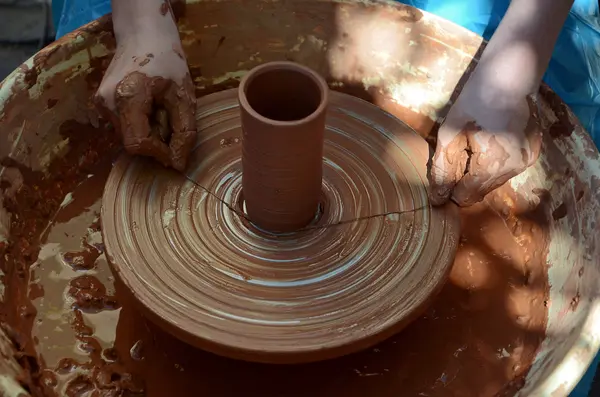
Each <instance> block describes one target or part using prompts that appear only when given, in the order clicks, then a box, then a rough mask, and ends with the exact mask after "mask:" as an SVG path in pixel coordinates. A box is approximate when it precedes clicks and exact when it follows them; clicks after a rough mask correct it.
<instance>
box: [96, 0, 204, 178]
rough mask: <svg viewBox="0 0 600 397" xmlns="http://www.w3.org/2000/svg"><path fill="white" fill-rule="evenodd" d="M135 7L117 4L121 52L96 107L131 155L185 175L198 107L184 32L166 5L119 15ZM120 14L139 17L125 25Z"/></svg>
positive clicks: (105, 80)
mask: <svg viewBox="0 0 600 397" xmlns="http://www.w3.org/2000/svg"><path fill="white" fill-rule="evenodd" d="M135 3H136V0H133V1H131V2H130V3H128V4H125V3H124V2H122V3H121V4H116V2H113V4H114V8H115V9H114V14H115V15H114V18H113V19H114V21H115V22H114V23H115V36H116V38H117V50H116V53H115V56H114V58H113V60H112V62H111V64H110V65H109V67H108V69H107V71H106V74H105V76H104V79H103V80H102V83H101V85H100V88H99V89H98V92H97V95H96V102H97V104H98V105H99V107H100V108H101V109H102V110H103V112H104V114H105V115H107V116H108V117H109V118H110V119H111V121H112V122H113V123H114V124H115V126H116V128H117V130H118V131H120V133H121V135H122V139H123V143H124V146H125V148H126V149H127V151H128V152H130V153H132V154H136V155H143V156H150V157H154V158H155V159H157V160H158V161H160V162H161V163H162V164H163V165H165V166H170V167H173V168H175V169H178V170H183V169H184V168H185V166H186V163H187V158H188V156H189V153H190V151H191V148H192V145H193V141H194V138H195V135H196V122H195V121H196V120H195V103H196V102H195V94H194V86H193V83H192V80H191V77H190V74H189V69H188V65H187V62H186V58H185V55H184V53H183V50H182V46H181V41H180V38H179V32H178V30H177V26H176V24H175V20H174V18H173V15H172V11H171V8H170V7H168V3H167V2H164V3H163V2H161V3H159V4H163V5H162V6H160V7H159V4H157V5H156V7H151V3H154V2H153V1H149V2H147V3H146V6H145V7H146V8H152V9H151V10H150V11H146V10H145V9H144V8H142V7H144V5H143V4H141V5H140V8H138V9H133V10H132V9H130V8H125V9H124V10H123V11H118V10H120V9H119V8H118V7H129V6H130V5H132V7H133V6H135ZM123 4H124V5H123ZM140 9H141V10H143V11H139V10H140ZM117 12H119V13H120V14H121V15H125V14H126V13H129V14H131V13H134V17H131V16H130V15H129V17H130V18H132V19H133V20H129V22H128V23H127V21H125V23H123V22H120V21H119V15H117ZM140 13H145V15H140ZM121 19H127V18H124V17H121ZM128 24H130V25H131V26H128Z"/></svg>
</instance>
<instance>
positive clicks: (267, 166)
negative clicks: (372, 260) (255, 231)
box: [238, 62, 329, 233]
mask: <svg viewBox="0 0 600 397" xmlns="http://www.w3.org/2000/svg"><path fill="white" fill-rule="evenodd" d="M328 94H329V87H328V86H327V83H326V82H325V80H324V79H323V78H322V77H320V76H319V75H318V74H317V73H315V72H314V71H312V70H311V69H309V68H306V67H304V66H301V65H299V64H295V63H292V62H271V63H267V64H264V65H261V66H259V67H257V68H254V69H253V70H251V71H250V72H249V73H248V74H247V75H246V76H245V77H244V79H243V80H242V82H241V84H240V87H239V90H238V101H239V104H240V112H241V122H242V131H243V134H242V168H243V173H242V175H243V176H242V186H243V190H244V200H245V207H246V211H247V213H248V217H249V219H250V221H251V222H252V223H254V224H255V225H256V226H258V227H259V228H261V229H263V230H268V231H270V232H274V233H278V232H279V233H281V232H283V233H286V232H293V231H296V230H298V229H300V228H303V227H305V226H306V225H308V224H309V223H310V222H311V221H313V220H314V219H315V217H316V216H317V213H318V209H319V208H318V207H319V200H320V198H321V182H322V176H323V139H324V131H325V116H326V111H327V102H328Z"/></svg>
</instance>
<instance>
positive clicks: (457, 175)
mask: <svg viewBox="0 0 600 397" xmlns="http://www.w3.org/2000/svg"><path fill="white" fill-rule="evenodd" d="M461 124H462V125H461ZM464 124H465V123H464V121H463V120H460V119H457V118H447V119H446V121H444V123H443V124H442V126H441V127H440V129H439V131H438V139H437V144H436V148H435V153H434V155H433V158H432V159H431V168H430V172H429V175H428V177H429V198H430V200H431V203H432V204H433V205H442V204H445V203H446V202H447V201H448V200H449V199H450V196H451V195H452V190H453V189H454V187H455V186H456V184H457V183H458V181H460V179H461V178H462V177H463V175H464V173H465V170H466V167H467V161H468V158H469V154H468V153H467V137H466V135H465V134H464V128H463V125H464Z"/></svg>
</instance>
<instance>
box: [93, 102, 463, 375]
mask: <svg viewBox="0 0 600 397" xmlns="http://www.w3.org/2000/svg"><path fill="white" fill-rule="evenodd" d="M197 117H198V130H199V134H198V141H197V144H196V147H195V149H194V152H193V154H192V159H191V164H190V165H189V168H188V171H187V178H189V179H192V180H194V181H195V183H193V182H191V181H190V180H188V179H187V178H186V177H184V176H182V175H179V174H176V173H175V172H173V171H169V170H166V169H164V168H162V167H160V166H158V165H155V164H154V163H152V162H150V161H149V160H145V159H138V158H136V159H133V158H130V157H128V156H124V157H123V158H121V159H120V160H119V161H118V162H117V164H116V165H115V167H114V169H113V171H112V172H111V175H110V177H109V180H108V182H107V185H106V188H105V193H104V197H103V208H102V223H103V233H104V241H105V245H106V250H107V253H108V254H109V257H110V260H111V262H112V266H113V268H114V270H115V271H116V274H117V275H118V277H119V278H120V279H121V281H123V282H124V284H125V285H126V286H127V287H128V288H129V289H130V290H131V291H132V293H133V295H134V296H135V297H136V299H137V300H138V301H139V302H140V303H141V306H142V307H143V308H145V310H146V312H147V314H148V315H149V316H150V317H151V318H152V319H154V320H155V321H157V322H158V323H159V324H160V325H161V326H163V327H164V328H165V329H167V330H169V331H170V332H172V333H174V334H175V335H177V336H179V337H181V338H182V339H184V340H185V341H187V342H188V343H192V344H194V345H195V346H198V347H201V348H204V349H207V350H209V351H213V352H215V353H218V354H222V355H227V356H230V357H234V358H240V359H245V360H251V361H260V362H276V363H294V362H307V361H315V360H321V359H326V358H331V357H335V356H339V355H343V354H347V353H351V352H354V351H357V350H360V349H363V348H366V347H368V346H370V345H373V344H375V343H377V342H378V341H380V340H381V339H383V338H386V337H389V336H391V335H392V334H393V333H395V332H397V331H398V330H400V329H401V328H402V327H404V326H405V325H406V324H407V323H408V322H409V321H411V320H412V319H414V318H415V316H417V315H418V314H419V313H420V312H421V311H422V310H423V309H424V306H425V305H426V303H427V302H428V301H429V300H430V298H431V297H432V296H433V295H434V294H435V293H436V292H437V291H438V289H439V288H440V287H441V285H442V284H443V282H444V280H445V278H446V276H447V273H448V271H449V268H450V265H451V264H452V261H453V256H454V252H455V250H456V247H457V243H458V239H457V236H458V233H459V224H458V223H459V222H458V214H457V212H456V211H455V208H454V207H453V206H449V207H445V208H430V207H429V205H428V200H427V193H426V186H425V181H426V176H425V175H426V174H425V172H426V170H425V164H426V155H425V153H427V151H426V150H427V147H426V144H425V142H424V141H423V140H422V139H421V138H420V137H418V136H417V135H416V134H415V133H414V132H412V131H411V130H409V129H408V127H406V126H405V125H404V124H402V123H401V122H400V121H399V120H397V119H395V118H394V117H392V116H390V115H388V114H386V113H385V112H383V111H381V110H380V109H378V108H376V107H375V106H373V105H371V104H368V103H367V102H364V101H361V100H359V99H356V98H353V97H349V96H346V95H342V94H337V93H331V100H330V110H329V112H328V115H327V127H326V132H325V149H324V167H323V185H322V197H321V201H322V202H323V203H324V206H323V213H322V216H321V217H320V219H319V220H318V223H317V226H322V227H318V228H313V229H309V230H304V231H301V232H298V233H292V234H289V235H285V236H279V237H274V236H272V235H266V234H264V233H263V232H261V231H260V230H259V229H257V228H255V227H253V226H252V225H251V224H250V223H248V222H247V221H246V220H245V219H244V218H243V217H240V216H239V215H238V214H236V213H235V212H234V211H232V210H231V209H230V208H229V207H228V206H227V205H224V204H223V203H222V201H224V202H226V203H229V204H230V205H231V206H233V207H235V208H236V209H237V210H239V209H240V208H242V207H243V205H241V204H243V197H242V164H241V134H242V132H241V128H240V111H239V108H238V105H237V103H236V91H235V90H230V91H225V92H222V93H218V94H213V95H210V96H207V97H204V98H202V99H200V100H199V103H198V112H197ZM411 159H412V160H411ZM200 186H202V187H204V188H206V190H205V189H204V188H202V187H200ZM221 200H222V201H221ZM413 209H414V211H410V210H413ZM403 211H409V212H403ZM401 212H403V213H401ZM377 214H380V215H381V216H375V217H372V218H369V219H364V220H360V221H352V220H354V219H357V218H363V217H368V216H371V215H377ZM384 214H388V215H384ZM344 221H348V222H347V223H343V224H341V225H337V226H330V227H327V225H334V224H338V223H340V222H344Z"/></svg>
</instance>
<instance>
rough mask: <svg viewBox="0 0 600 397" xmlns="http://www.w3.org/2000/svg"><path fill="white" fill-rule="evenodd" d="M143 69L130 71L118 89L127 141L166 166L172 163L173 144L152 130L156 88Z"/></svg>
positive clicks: (131, 148)
mask: <svg viewBox="0 0 600 397" xmlns="http://www.w3.org/2000/svg"><path fill="white" fill-rule="evenodd" d="M146 79H147V77H146V76H145V75H143V74H141V73H137V72H134V73H131V74H129V75H127V76H126V77H125V78H124V79H123V80H121V82H119V84H118V85H117V89H116V106H117V111H118V113H119V120H120V124H121V133H122V135H123V145H124V146H125V149H126V150H127V151H128V152H129V153H131V154H134V155H141V156H148V157H153V158H155V159H156V160H158V161H159V162H161V163H162V164H163V165H164V166H166V167H168V166H170V158H169V148H168V147H167V145H166V144H165V143H164V142H162V141H161V140H160V139H159V138H158V137H157V136H155V135H154V134H152V133H151V128H150V120H149V117H150V116H151V113H152V104H153V98H152V91H151V87H150V85H149V84H147V81H146Z"/></svg>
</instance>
